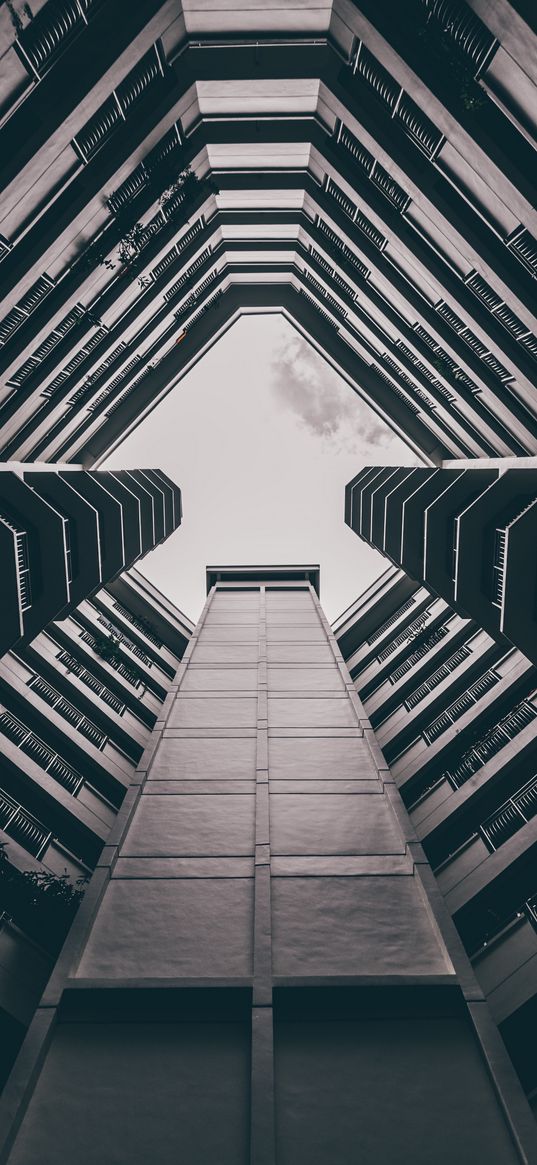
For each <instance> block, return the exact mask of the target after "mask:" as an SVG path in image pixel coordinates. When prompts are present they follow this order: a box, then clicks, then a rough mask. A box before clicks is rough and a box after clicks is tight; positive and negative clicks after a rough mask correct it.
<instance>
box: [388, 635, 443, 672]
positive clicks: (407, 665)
mask: <svg viewBox="0 0 537 1165" xmlns="http://www.w3.org/2000/svg"><path fill="white" fill-rule="evenodd" d="M447 634H448V628H447V627H446V626H445V624H443V625H441V626H440V627H437V628H436V629H435V630H434V631H432V632H431V634H430V635H429V637H428V639H426V640H425V643H421V644H420V646H419V647H417V648H416V650H415V651H413V652H412V653H411V654H410V655H409V656H407V658H406V659H405V660H403V663H400V664H399V667H396V668H395V671H392V672H390V674H389V676H388V679H389V681H390V683H391V684H396V683H398V681H399V680H400V679H402V677H403V676H404V675H406V673H407V672H409V671H411V670H412V668H413V667H414V664H415V663H419V660H420V659H423V657H424V656H425V655H427V654H428V652H429V651H432V649H433V647H435V646H436V644H437V643H440V640H441V639H444V637H445V636H446V635H447Z"/></svg>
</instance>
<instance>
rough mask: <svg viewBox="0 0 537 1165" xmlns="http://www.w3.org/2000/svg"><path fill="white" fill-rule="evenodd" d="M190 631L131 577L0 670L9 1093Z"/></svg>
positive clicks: (2, 1030) (0, 935) (1, 903)
mask: <svg viewBox="0 0 537 1165" xmlns="http://www.w3.org/2000/svg"><path fill="white" fill-rule="evenodd" d="M192 630H193V628H192V624H191V623H189V621H188V620H187V619H185V617H184V616H182V615H181V612H179V611H177V610H176V609H174V608H173V606H172V605H171V604H170V603H169V602H168V601H167V600H166V599H165V598H164V597H163V596H161V595H159V593H158V591H156V590H155V588H153V587H151V586H150V584H148V583H147V581H146V580H145V579H144V578H143V576H142V575H139V574H138V573H137V572H136V571H130V572H127V573H126V574H124V575H123V576H121V577H120V578H119V579H117V580H116V581H115V582H112V583H110V584H109V585H108V587H107V588H105V589H102V590H100V591H99V592H98V593H97V594H96V595H95V596H94V597H93V598H92V599H91V600H85V601H84V602H83V603H82V604H80V605H79V606H78V608H77V609H76V610H75V611H73V612H72V613H71V614H70V615H69V616H68V617H67V618H65V619H62V620H61V621H60V622H55V623H51V624H49V625H48V626H47V627H46V628H44V630H43V631H41V632H40V633H39V635H37V636H36V637H35V638H34V639H32V641H31V643H29V644H24V645H17V647H16V649H14V650H13V651H10V652H8V653H7V654H6V655H4V657H3V658H2V660H1V661H0V754H1V760H0V846H1V847H2V854H3V860H2V866H1V870H0V874H1V878H0V1048H1V1054H0V1081H1V1085H3V1083H4V1082H5V1079H6V1076H7V1074H8V1072H9V1070H10V1068H11V1065H12V1063H13V1059H14V1057H15V1054H16V1052H17V1050H18V1048H19V1046H20V1044H21V1041H22V1039H23V1037H24V1033H25V1030H26V1028H27V1026H28V1024H29V1023H30V1020H31V1018H32V1016H33V1012H34V1009H35V1006H36V1004H37V1002H38V1000H39V998H40V995H41V993H42V991H43V988H44V986H45V984H46V981H47V979H48V977H49V975H50V972H51V969H52V967H53V966H54V961H55V958H56V956H57V954H58V951H59V950H60V949H61V945H62V942H63V939H64V938H65V934H66V933H67V930H68V929H69V925H70V922H71V920H72V917H73V915H74V911H75V909H76V905H77V903H78V899H79V897H80V894H81V893H82V892H83V890H84V889H85V885H86V882H87V879H88V878H89V877H90V876H91V873H92V871H93V869H94V867H95V865H96V863H97V861H98V859H99V855H100V853H101V851H102V848H103V845H105V843H106V841H107V838H108V835H109V833H110V830H111V828H112V827H113V825H114V822H115V820H116V817H117V813H118V811H119V809H120V807H121V805H122V803H123V799H124V797H125V794H126V792H127V790H128V788H129V787H130V784H131V782H132V779H133V775H134V773H135V770H136V766H137V764H138V762H139V760H140V757H141V755H142V753H143V750H144V748H145V745H146V743H147V740H148V739H149V737H150V735H151V731H152V728H153V725H154V724H155V722H156V720H157V718H158V716H159V714H160V709H161V707H162V704H163V702H164V700H165V698H166V695H167V693H168V690H169V688H170V685H171V683H172V680H173V678H174V676H175V673H176V670H177V667H178V664H179V660H180V659H181V657H182V655H183V652H184V649H185V647H186V644H187V642H188V639H189V637H190V634H191V632H192ZM57 879H63V880H64V883H65V886H64V892H63V893H59V891H61V882H58V880H57ZM58 893H59V898H58ZM1 1085H0V1086H1Z"/></svg>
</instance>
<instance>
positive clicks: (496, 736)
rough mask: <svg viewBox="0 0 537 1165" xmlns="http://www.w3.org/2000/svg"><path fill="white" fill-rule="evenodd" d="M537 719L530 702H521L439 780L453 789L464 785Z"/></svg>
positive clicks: (534, 709)
mask: <svg viewBox="0 0 537 1165" xmlns="http://www.w3.org/2000/svg"><path fill="white" fill-rule="evenodd" d="M536 717H537V709H536V708H535V706H534V705H533V703H531V702H530V700H521V702H520V704H517V705H516V707H515V708H512V709H511V711H510V712H508V713H507V715H506V716H504V717H502V719H501V720H499V721H498V723H497V724H495V725H494V727H493V728H490V729H489V731H488V732H487V733H486V734H485V735H484V736H482V737H481V739H480V740H479V741H477V743H476V744H474V745H472V747H471V748H469V749H468V751H467V752H465V753H464V756H462V757H461V759H460V761H459V762H458V764H456V765H454V766H453V767H452V768H451V769H447V770H445V772H444V773H443V774H442V776H441V778H440V780H441V781H442V780H447V781H449V783H450V785H451V786H452V788H453V789H459V788H460V787H461V785H464V784H465V782H466V781H468V780H469V778H470V777H471V776H473V774H474V773H476V772H477V771H478V769H480V768H482V767H483V765H486V764H487V761H489V760H491V758H492V757H494V756H496V754H497V753H498V752H499V751H500V749H502V748H504V746H505V745H506V744H508V742H509V741H510V740H514V738H515V736H518V734H519V732H522V730H523V729H524V728H526V726H527V725H528V724H531V722H532V720H535V718H536Z"/></svg>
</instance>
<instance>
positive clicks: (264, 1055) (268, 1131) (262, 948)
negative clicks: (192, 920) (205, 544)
mask: <svg viewBox="0 0 537 1165" xmlns="http://www.w3.org/2000/svg"><path fill="white" fill-rule="evenodd" d="M267 715H268V712H267V624H266V596H265V588H264V587H261V590H260V597H259V638H258V663H257V740H256V772H255V779H256V785H255V868H254V879H255V905H254V979H253V996H252V1106H251V1119H252V1126H251V1127H252V1137H251V1162H252V1165H274V1163H275V1156H274V1152H275V1147H274V1059H273V1057H274V1046H273V1014H272V920H271V906H270V825H269V770H268V721H267Z"/></svg>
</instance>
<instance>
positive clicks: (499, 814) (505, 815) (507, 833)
mask: <svg viewBox="0 0 537 1165" xmlns="http://www.w3.org/2000/svg"><path fill="white" fill-rule="evenodd" d="M536 816H537V776H534V777H532V778H531V781H528V782H527V784H525V785H523V787H522V788H521V789H519V790H518V792H517V793H515V794H514V796H513V797H509V800H508V801H505V802H504V804H503V805H501V806H500V808H499V809H497V810H496V812H495V813H492V814H491V815H490V817H487V819H486V821H484V822H483V823H482V825H480V827H479V832H480V834H481V836H482V837H483V839H484V841H485V842H486V844H487V845H488V847H489V849H491V850H493V851H494V850H497V849H498V847H499V846H501V845H503V844H504V842H505V841H509V838H510V837H513V835H514V834H515V833H518V830H519V829H522V827H523V826H524V825H526V824H527V823H528V821H531V820H532V818H533V817H536Z"/></svg>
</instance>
